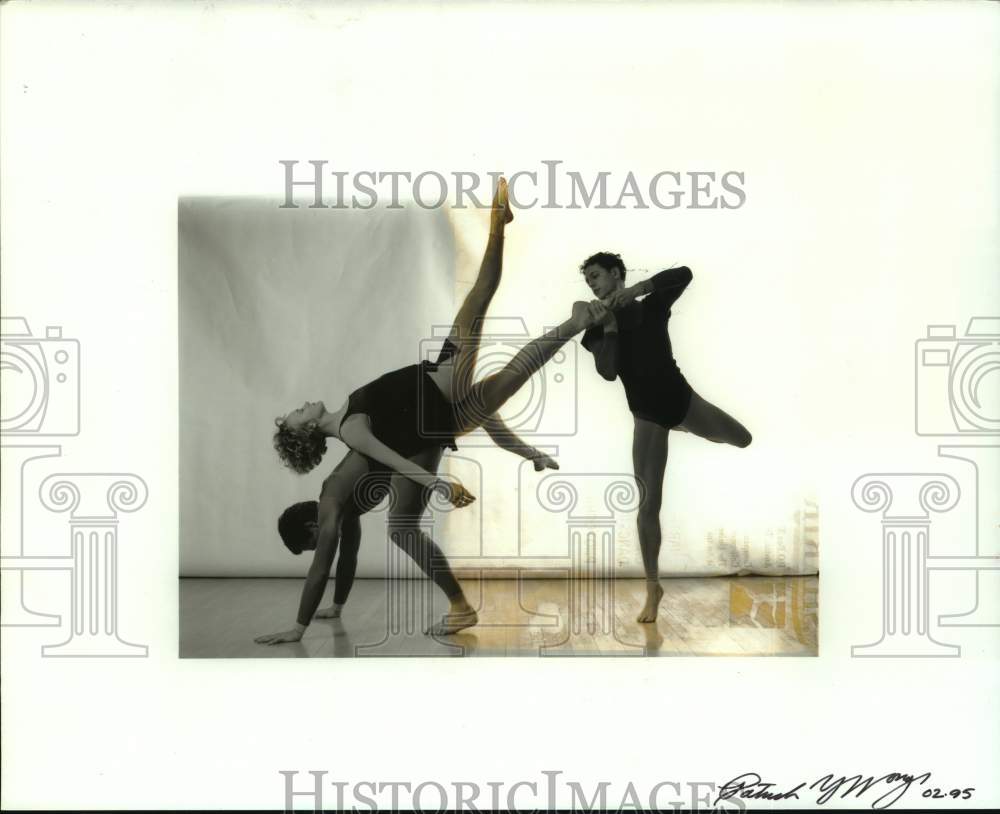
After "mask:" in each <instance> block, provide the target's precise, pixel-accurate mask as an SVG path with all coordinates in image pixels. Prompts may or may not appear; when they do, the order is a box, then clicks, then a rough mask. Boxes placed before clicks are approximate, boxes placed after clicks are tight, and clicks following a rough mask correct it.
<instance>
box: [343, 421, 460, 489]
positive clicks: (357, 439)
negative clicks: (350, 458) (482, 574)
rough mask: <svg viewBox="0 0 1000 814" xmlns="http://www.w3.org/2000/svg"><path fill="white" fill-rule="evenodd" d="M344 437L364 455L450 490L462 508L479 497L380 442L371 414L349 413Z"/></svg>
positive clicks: (422, 482)
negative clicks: (372, 424) (376, 435)
mask: <svg viewBox="0 0 1000 814" xmlns="http://www.w3.org/2000/svg"><path fill="white" fill-rule="evenodd" d="M340 438H341V440H342V441H343V442H344V443H345V444H347V445H348V446H350V447H351V449H356V450H357V451H358V452H360V453H361V454H362V455H367V456H368V457H369V458H374V459H375V460H376V461H378V462H379V463H380V464H383V465H384V466H388V467H390V468H391V469H394V470H396V471H397V472H398V473H399V474H400V475H402V476H403V477H406V478H409V479H410V480H412V481H413V482H414V483H419V484H420V485H421V486H424V487H432V488H433V487H438V488H441V487H443V488H445V489H447V491H448V500H449V501H450V502H451V503H452V504H454V505H455V506H458V507H459V508H461V507H463V506H468V505H469V504H470V503H471V502H472V501H473V500H475V499H476V498H475V497H473V495H472V494H471V493H470V492H468V491H466V489H465V487H464V486H462V484H461V483H457V482H455V483H451V482H449V481H446V480H442V479H441V478H439V477H437V476H436V475H432V474H431V473H430V472H428V471H427V470H426V469H424V468H423V467H420V466H417V464H415V463H413V461H408V460H406V458H404V457H403V456H402V455H400V454H399V453H398V452H396V450H394V449H391V448H390V447H387V446H386V445H385V444H383V443H382V442H381V441H379V440H378V438H376V437H375V435H374V434H373V433H372V431H371V426H370V424H369V420H368V417H367V416H366V415H364V414H363V413H355V414H354V415H352V416H348V418H347V420H346V421H344V423H343V424H342V425H341V427H340Z"/></svg>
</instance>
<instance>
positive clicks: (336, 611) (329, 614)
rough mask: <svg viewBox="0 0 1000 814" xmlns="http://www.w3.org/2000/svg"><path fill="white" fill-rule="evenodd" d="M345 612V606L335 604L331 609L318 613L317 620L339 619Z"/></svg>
mask: <svg viewBox="0 0 1000 814" xmlns="http://www.w3.org/2000/svg"><path fill="white" fill-rule="evenodd" d="M343 612H344V606H343V605H337V604H333V605H330V607H329V608H320V609H319V610H318V611H316V618H317V619H339V618H340V616H341V614H342V613H343Z"/></svg>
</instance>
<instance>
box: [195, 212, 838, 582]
mask: <svg viewBox="0 0 1000 814" xmlns="http://www.w3.org/2000/svg"><path fill="white" fill-rule="evenodd" d="M279 203H280V201H278V200H265V199H228V200H226V199H211V198H189V199H184V200H182V201H181V202H180V204H179V271H180V286H179V289H180V302H179V307H180V331H179V334H180V343H181V353H180V365H181V370H180V373H181V396H180V403H181V574H182V575H184V576H264V575H266V576H284V575H299V574H301V573H302V569H303V567H304V559H302V558H295V557H293V556H292V555H290V554H289V553H288V552H287V550H286V549H285V548H284V547H283V546H282V545H281V543H280V541H279V539H278V537H277V534H276V532H275V523H276V519H277V517H278V515H279V514H280V512H281V510H282V509H283V508H284V507H285V506H287V505H289V504H290V503H293V502H295V501H297V500H307V499H315V498H316V497H317V496H318V493H319V489H320V486H321V483H322V480H323V478H325V477H326V475H327V474H328V473H329V471H330V470H331V469H332V468H333V466H334V465H335V464H336V462H337V461H338V460H339V459H340V457H341V456H342V455H343V453H344V451H345V448H344V447H343V446H342V445H341V444H340V443H339V442H337V441H334V440H332V439H331V441H330V442H329V450H328V452H327V456H326V458H325V459H324V461H323V464H322V465H321V466H319V467H317V469H315V470H314V471H313V472H311V473H310V474H309V475H307V476H298V475H295V474H293V473H291V472H290V471H289V470H286V469H284V468H283V467H281V466H280V464H279V462H278V459H277V455H276V453H275V452H274V450H273V448H272V446H271V440H270V436H271V432H272V430H271V427H272V423H271V422H272V419H273V417H274V416H275V415H278V414H281V413H283V412H285V411H286V410H287V409H289V408H290V407H293V406H298V405H299V404H301V402H302V401H303V400H304V399H310V400H312V399H320V398H321V399H323V400H325V401H326V403H327V405H328V406H329V407H331V408H334V407H335V406H336V405H339V404H340V403H341V402H342V400H343V399H344V398H345V397H346V396H347V394H348V393H349V392H350V391H351V390H352V389H354V388H355V387H357V386H359V385H361V384H363V383H364V382H366V381H369V380H371V379H372V378H375V377H376V376H378V375H380V374H381V373H383V372H385V371H387V370H391V369H394V368H396V367H400V366H402V365H405V364H409V363H411V362H414V361H417V360H418V359H420V358H424V357H426V355H427V353H428V349H429V348H435V347H436V346H437V344H439V341H438V342H435V341H434V340H433V337H434V336H435V335H441V334H442V333H445V334H446V333H447V327H448V325H449V323H450V321H451V318H452V316H453V315H454V312H455V310H456V309H457V307H458V303H459V302H460V301H461V297H462V295H463V294H464V292H465V290H467V288H468V284H469V283H470V281H471V280H472V279H473V278H474V275H475V273H476V270H477V269H478V263H479V254H480V253H481V251H482V246H483V244H484V241H485V223H486V213H485V212H483V211H476V210H457V209H439V210H425V209H421V208H419V207H417V206H416V205H415V204H414V203H413V202H412V201H410V202H409V205H408V206H407V207H406V208H404V209H401V210H398V209H384V208H376V209H373V210H371V211H369V212H362V211H352V210H315V209H308V208H305V207H302V208H299V209H281V208H279V207H278V204H279ZM601 214H602V215H604V216H605V217H607V213H601ZM615 214H616V215H618V217H617V218H616V221H617V223H616V228H615V229H610V228H604V229H601V227H600V225H599V224H600V223H601V221H600V220H599V219H595V218H594V217H593V214H592V213H586V212H583V211H577V212H572V213H561V216H554V215H552V214H550V213H548V212H544V211H539V210H525V211H523V212H519V213H518V216H517V218H516V220H515V222H514V223H513V224H512V225H511V227H510V228H509V232H508V235H509V236H508V239H507V246H506V255H505V271H504V279H503V282H502V284H501V289H500V292H499V294H498V295H497V297H496V299H495V301H494V305H493V307H492V308H491V309H490V317H491V319H490V322H489V323H488V324H487V332H488V333H491V336H490V338H489V339H488V340H486V341H485V342H484V346H483V351H482V353H481V356H480V372H481V374H486V373H489V372H490V371H491V370H494V369H495V368H496V366H497V365H498V364H502V363H503V361H504V360H506V359H508V358H509V357H510V355H511V353H513V351H514V349H515V348H516V346H517V341H518V340H517V338H516V336H515V338H514V339H510V338H509V337H510V335H511V334H515V335H516V334H517V333H519V332H523V331H526V332H527V333H528V334H529V335H532V336H535V335H538V334H539V333H541V332H542V331H543V330H544V329H545V327H546V326H549V325H552V324H556V323H557V322H559V321H561V320H562V319H563V318H564V317H565V316H566V315H568V312H569V308H570V304H571V303H572V301H573V300H574V299H577V298H586V297H588V295H589V291H588V290H587V289H586V287H585V286H584V285H583V282H582V278H581V275H580V274H579V272H578V266H579V263H580V261H581V260H582V259H583V258H584V257H586V256H587V255H589V254H590V253H592V252H593V251H596V250H598V249H602V248H610V249H613V250H617V251H620V252H622V253H623V255H624V258H625V260H626V262H627V263H629V265H630V266H641V267H643V268H645V269H659V268H661V267H666V266H668V265H671V264H672V263H673V262H683V263H687V264H689V265H691V266H692V267H693V268H694V272H695V279H694V282H693V283H692V284H691V286H690V287H689V289H688V291H687V292H686V293H685V295H684V296H683V297H682V298H681V300H680V301H679V302H678V303H677V304H676V305H675V307H674V314H675V316H674V319H673V320H672V334H673V337H674V341H675V354H676V355H677V357H678V359H679V362H680V364H681V366H682V368H683V369H684V370H685V371H686V373H687V375H688V377H689V379H690V381H691V382H692V384H693V385H694V386H695V387H696V389H698V390H699V391H700V392H701V393H702V394H703V395H704V396H705V397H707V398H709V399H710V400H715V401H717V402H718V403H719V404H720V406H722V407H723V408H724V409H727V410H729V411H731V412H732V413H733V414H734V415H736V416H738V417H739V418H741V419H742V420H743V421H744V422H745V423H746V424H747V425H748V426H749V427H750V428H751V431H752V432H753V433H754V435H755V439H756V440H755V443H754V445H753V446H751V447H750V448H749V449H746V450H738V449H735V448H732V447H725V446H722V445H715V444H711V443H709V442H706V441H703V440H701V439H696V438H692V437H688V436H683V435H681V434H678V433H674V434H672V437H671V449H670V462H669V466H668V476H667V482H666V483H667V485H666V488H665V500H664V508H663V515H662V520H663V527H664V530H665V535H664V550H663V555H662V558H661V562H662V568H663V572H664V574H667V575H671V574H718V573H734V572H744V573H745V572H749V571H755V572H766V573H814V572H815V570H816V565H817V551H816V548H815V543H816V542H817V537H818V532H817V531H816V529H815V526H816V523H817V517H816V513H815V508H814V505H815V504H814V502H813V503H807V502H806V501H811V502H812V501H815V495H814V491H813V483H812V480H811V477H812V474H811V472H810V471H809V470H810V463H809V460H810V459H809V455H808V449H809V445H810V443H811V441H812V439H813V438H814V437H815V436H816V435H817V434H819V433H821V432H822V429H823V428H822V424H821V421H822V417H821V416H820V415H817V414H816V413H815V412H811V411H810V409H809V400H808V398H807V397H806V395H805V394H806V393H808V392H810V391H811V390H814V388H816V387H817V386H818V385H819V384H820V383H821V379H819V378H817V377H816V370H817V367H820V368H822V365H820V366H814V365H812V364H810V359H809V354H810V353H812V349H811V348H810V346H809V345H807V344H806V343H801V342H791V341H788V335H789V333H791V334H793V335H794V334H796V333H800V332H801V331H799V330H797V329H796V325H797V323H799V322H800V321H801V320H802V319H803V314H802V309H801V308H800V307H798V303H799V302H800V301H801V298H802V297H803V296H804V292H802V291H801V290H797V288H796V286H795V285H794V284H792V285H789V284H787V283H786V282H785V280H784V278H785V277H786V276H787V274H788V269H787V268H785V267H784V266H783V265H781V264H780V263H769V262H766V258H765V257H761V258H757V259H756V260H755V262H752V264H751V268H752V270H751V269H750V268H748V267H747V265H748V264H747V258H746V257H744V256H739V255H738V254H736V253H734V252H733V251H731V250H728V251H727V250H726V249H725V248H723V249H722V250H715V251H711V250H703V251H701V252H700V253H699V252H698V247H697V244H694V242H693V240H692V239H691V238H690V237H688V238H686V239H674V238H671V237H670V236H664V235H663V234H662V233H661V232H660V230H658V229H657V228H656V223H655V221H654V218H653V217H651V216H650V214H649V213H643V212H641V211H639V212H634V213H632V214H631V216H630V218H629V219H628V220H626V219H624V218H622V217H621V215H620V213H615ZM670 214H671V215H672V216H673V215H676V220H677V221H678V225H680V224H681V223H684V222H685V220H687V219H690V221H691V223H692V225H693V226H696V225H697V220H698V219H697V218H696V217H692V215H684V214H683V213H670ZM696 214H697V215H702V216H703V215H704V213H696ZM588 216H589V217H588ZM656 216H658V217H659V218H661V219H662V218H663V217H665V214H664V213H663V212H662V211H659V212H657V213H656ZM577 218H579V219H582V220H591V221H595V224H594V226H595V229H596V230H598V233H599V234H601V235H602V238H603V240H602V238H598V239H596V240H595V239H585V240H584V241H583V242H582V243H581V238H580V234H586V233H587V232H586V230H584V231H581V230H579V228H578V227H577V226H576V223H575V221H576V219H577ZM633 220H634V221H639V223H634V222H633ZM643 221H645V223H644V222H643ZM644 227H645V228H644ZM722 228H724V227H722ZM684 231H686V230H684ZM615 233H620V237H618V240H617V241H614V242H612V240H611V238H612V235H614V234H615ZM647 273H648V272H647ZM641 276H645V275H644V274H639V275H637V276H635V277H634V278H633V280H634V279H638V278H639V277H641ZM793 283H794V278H793ZM769 292H776V293H774V294H773V295H772V294H771V293H769ZM749 297H752V298H753V300H752V301H753V302H755V303H756V305H755V307H754V308H753V309H748V308H746V307H745V304H746V302H747V298H749ZM422 343H423V344H422ZM830 361H831V362H832V360H830ZM502 412H503V414H504V415H505V417H507V418H508V421H509V424H510V426H512V427H513V428H515V429H516V430H517V431H519V432H521V433H522V435H523V436H524V438H525V440H526V441H529V442H530V443H533V444H535V445H537V446H543V447H545V448H546V449H548V450H550V451H551V452H553V453H555V454H556V457H557V459H558V460H559V462H560V465H561V469H560V471H559V473H558V474H557V475H554V474H553V473H551V472H548V473H546V474H545V475H544V476H542V475H538V474H536V473H535V472H534V471H533V468H532V467H531V466H530V465H528V464H525V463H524V462H523V461H522V459H520V458H518V457H516V456H513V455H511V454H509V453H505V452H502V451H499V450H497V449H495V448H493V447H492V445H491V443H490V442H489V440H488V438H486V437H485V436H484V435H483V434H482V433H479V434H477V435H475V436H472V437H468V438H466V439H463V442H462V443H461V444H460V446H461V450H460V452H459V453H458V454H453V455H449V456H447V457H446V459H445V464H444V466H443V468H444V469H445V471H450V472H453V473H454V474H456V475H458V476H459V477H460V478H461V479H462V480H463V482H465V483H466V485H467V486H468V487H469V488H471V489H472V491H473V493H474V494H476V495H478V496H479V500H478V501H477V502H476V503H475V504H473V506H471V507H470V508H467V509H464V510H462V511H461V512H458V511H450V510H449V509H448V508H447V507H445V506H440V505H437V504H433V505H432V509H431V512H430V515H429V518H430V520H431V522H432V523H433V528H434V534H435V537H436V538H437V539H438V542H439V544H440V545H441V547H442V549H443V550H444V551H445V552H446V553H447V554H448V555H449V556H450V557H452V558H453V560H454V561H455V562H456V563H459V564H475V565H477V566H486V567H498V566H510V567H521V568H542V567H546V566H548V567H558V566H561V565H566V564H567V563H568V562H569V550H568V543H567V535H568V533H569V531H570V528H571V526H572V524H573V523H575V521H576V520H578V519H579V518H580V517H581V516H586V517H591V518H603V520H601V521H599V522H598V523H597V526H600V527H601V528H602V529H608V530H611V529H613V535H612V536H613V540H614V551H613V552H611V553H609V554H608V555H607V556H609V557H613V559H614V562H615V565H616V566H617V569H618V573H619V574H620V575H623V576H632V575H640V574H641V573H642V571H641V556H640V553H639V548H638V544H637V540H636V535H635V530H634V521H635V514H634V509H635V500H634V497H631V498H630V496H629V492H630V491H631V489H632V486H631V484H632V477H631V471H632V470H631V432H632V420H631V415H630V413H629V412H628V410H627V405H626V404H625V397H624V392H623V391H622V389H621V385H620V384H619V383H615V384H614V385H609V384H608V383H606V382H605V381H604V380H603V379H601V378H600V377H599V376H598V375H597V374H596V372H595V371H594V369H593V361H592V358H591V357H590V355H589V354H588V353H586V352H585V351H584V350H583V349H582V347H581V346H579V345H577V344H576V343H575V342H574V343H573V344H572V345H570V346H568V347H567V348H566V350H565V353H564V354H560V355H559V356H558V357H557V358H556V359H555V360H554V361H553V362H552V363H551V364H550V366H549V367H548V368H547V369H546V370H545V371H544V373H543V374H542V375H541V376H539V377H536V379H535V380H534V381H533V382H532V383H530V384H529V385H527V386H526V387H525V388H524V389H523V391H522V393H520V394H519V395H518V396H517V397H516V398H515V399H513V400H512V401H511V402H510V403H509V404H508V405H507V407H506V408H505V410H504V411H502ZM543 477H544V481H543ZM608 489H611V490H612V491H611V492H610V493H609V492H608ZM553 490H554V491H553ZM567 490H568V492H567ZM569 493H572V494H573V495H574V497H573V498H572V502H573V504H574V505H573V506H570V505H568V504H564V502H563V499H564V498H565V497H566V495H567V494H569ZM810 506H812V507H813V508H810ZM384 508H385V507H384V506H383V509H384ZM807 512H808V514H809V516H808V517H806V516H805V515H806V513H807ZM807 525H808V526H809V527H810V528H809V529H806V528H805V527H806V526H807ZM573 527H575V526H573ZM595 528H596V527H595ZM362 531H363V535H364V536H363V539H364V544H363V546H362V553H361V557H360V563H359V574H360V575H362V576H381V575H382V574H383V573H384V567H385V565H384V564H385V549H386V546H387V545H389V543H388V542H387V538H386V533H385V515H384V511H376V512H373V513H371V514H369V515H368V516H366V517H365V518H364V520H363V525H362ZM806 537H808V538H809V539H808V540H806Z"/></svg>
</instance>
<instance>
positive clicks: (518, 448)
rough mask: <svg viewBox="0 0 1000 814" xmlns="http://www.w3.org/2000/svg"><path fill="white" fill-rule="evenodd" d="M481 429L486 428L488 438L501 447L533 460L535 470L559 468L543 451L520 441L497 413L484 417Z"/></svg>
mask: <svg viewBox="0 0 1000 814" xmlns="http://www.w3.org/2000/svg"><path fill="white" fill-rule="evenodd" d="M483 429H484V430H486V432H487V433H488V434H489V436H490V438H492V439H493V443H494V444H496V445H497V446H498V447H500V448H501V449H505V450H507V451H508V452H513V453H514V454H515V455H520V456H521V457H522V458H526V459H527V460H529V461H534V463H535V471H536V472H540V471H541V470H543V469H546V468H548V469H558V468H559V464H557V463H556V462H555V461H554V460H553V459H552V458H550V457H549V456H548V455H546V454H545V453H544V452H541V451H540V450H538V449H535V447H533V446H531V445H530V444H526V443H524V441H522V440H521V439H520V438H519V437H518V436H517V434H516V433H515V432H514V431H513V430H512V429H511V428H510V427H508V426H507V425H506V424H505V423H504V420H503V419H502V418H500V414H499V413H494V414H493V415H491V416H490V417H489V418H488V419H486V421H484V422H483Z"/></svg>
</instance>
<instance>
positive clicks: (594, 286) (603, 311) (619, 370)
mask: <svg viewBox="0 0 1000 814" xmlns="http://www.w3.org/2000/svg"><path fill="white" fill-rule="evenodd" d="M580 269H581V271H582V272H583V275H584V279H585V280H586V282H587V285H589V286H590V290H591V291H592V292H593V293H594V295H595V296H596V297H597V298H598V299H597V300H595V301H593V302H591V303H590V304H589V305H588V309H589V311H590V315H591V318H592V319H593V320H594V321H595V324H594V325H593V326H591V327H590V328H588V329H587V332H586V333H585V334H584V335H583V340H582V342H583V346H584V347H585V348H586V349H587V350H589V351H590V352H591V353H592V354H593V355H594V361H595V363H596V366H597V371H598V372H599V373H600V374H601V375H602V376H603V377H604V378H605V379H607V380H608V381H614V380H615V379H616V378H620V379H621V380H622V384H623V385H624V386H625V396H626V398H627V400H628V406H629V409H630V410H631V411H632V415H633V417H634V419H635V429H634V431H633V435H632V465H633V468H634V470H635V478H636V481H637V482H638V484H639V486H640V491H641V495H642V497H641V502H640V504H639V516H638V527H639V528H638V531H639V546H640V548H641V549H642V564H643V570H644V571H645V573H646V604H645V606H644V607H643V609H642V612H641V613H640V614H639V617H638V621H640V622H653V621H655V620H656V614H657V610H658V608H659V605H660V599H662V597H663V588H662V587H660V580H659V556H660V536H661V533H660V506H661V504H662V500H663V475H664V473H665V471H666V467H667V437H668V435H669V431H670V430H671V429H675V430H681V431H683V432H689V433H692V434H694V435H697V436H700V437H702V438H707V439H708V440H709V441H714V442H716V443H720V444H732V445H733V446H737V447H747V446H749V445H750V441H751V440H752V439H751V436H750V433H749V432H748V431H747V428H746V427H744V426H743V425H742V424H740V422H739V421H737V420H736V419H735V418H733V417H732V416H730V415H727V414H726V413H724V412H723V411H722V410H720V409H719V408H718V407H716V406H715V405H713V404H709V402H707V401H705V399H703V398H702V397H701V396H699V395H698V394H697V393H696V392H694V390H692V389H691V385H689V384H688V383H687V380H686V379H685V378H684V376H683V375H682V374H681V371H680V368H679V367H678V366H677V362H676V361H674V357H673V353H672V351H671V346H670V335H669V334H668V333H667V323H668V322H669V320H670V307H671V306H672V305H673V304H674V302H675V301H676V299H677V298H678V297H679V296H680V295H681V294H682V293H683V291H684V289H685V288H686V287H687V285H688V283H690V282H691V270H690V269H689V268H687V267H686V266H681V267H680V268H673V269H668V270H667V271H661V272H659V273H658V274H654V275H653V276H652V277H651V278H649V279H648V280H643V281H641V282H639V283H636V284H635V285H633V286H626V285H625V264H624V263H623V262H622V259H621V256H620V255H617V254H611V253H610V252H599V253H598V254H595V255H593V256H591V257H588V258H587V259H586V260H585V261H584V263H583V265H582V266H580ZM644 295H645V298H644V299H642V300H639V297H643V296H644Z"/></svg>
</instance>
